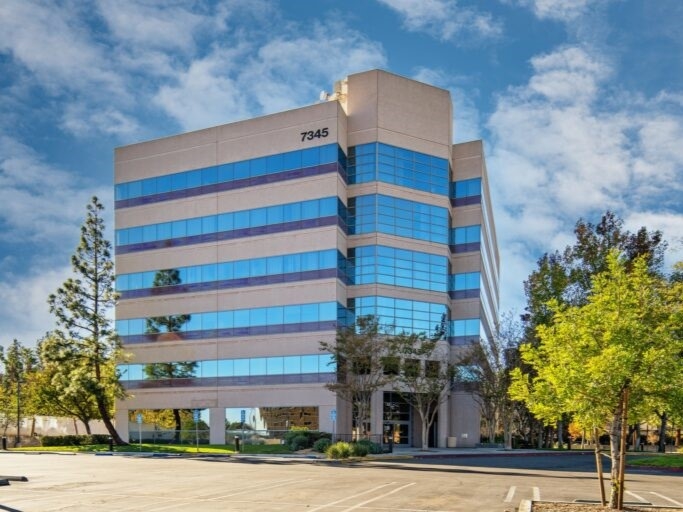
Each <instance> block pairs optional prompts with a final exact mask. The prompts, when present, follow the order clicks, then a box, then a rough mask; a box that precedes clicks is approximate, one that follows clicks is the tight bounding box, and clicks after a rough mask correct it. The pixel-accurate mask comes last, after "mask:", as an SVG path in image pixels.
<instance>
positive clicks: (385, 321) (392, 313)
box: [349, 296, 450, 338]
mask: <svg viewBox="0 0 683 512" xmlns="http://www.w3.org/2000/svg"><path fill="white" fill-rule="evenodd" d="M349 310H351V311H353V312H354V314H355V315H356V316H366V315H373V316H376V317H378V319H379V323H380V325H381V326H383V327H384V328H385V329H386V330H388V331H389V332H392V331H393V332H395V333H401V332H405V333H414V334H419V333H424V334H426V335H427V336H429V337H438V338H441V337H444V336H446V334H447V333H446V331H447V326H448V324H447V322H448V317H449V314H450V313H449V310H448V307H447V306H446V305H445V304H438V303H432V302H421V301H414V300H407V299H396V298H393V297H379V296H369V297H357V298H355V299H349Z"/></svg>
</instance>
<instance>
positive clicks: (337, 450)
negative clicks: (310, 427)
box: [325, 441, 351, 459]
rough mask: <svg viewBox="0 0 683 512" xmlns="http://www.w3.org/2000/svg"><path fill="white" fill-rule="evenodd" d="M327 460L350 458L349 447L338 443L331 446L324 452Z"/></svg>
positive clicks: (340, 442)
mask: <svg viewBox="0 0 683 512" xmlns="http://www.w3.org/2000/svg"><path fill="white" fill-rule="evenodd" d="M325 454H326V455H327V458H328V459H348V458H349V457H350V456H351V445H350V444H349V443H345V442H344V441H339V442H337V443H334V444H333V445H331V446H330V447H329V448H328V449H327V451H326V452H325Z"/></svg>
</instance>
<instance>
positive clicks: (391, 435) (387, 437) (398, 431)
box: [382, 391, 412, 446]
mask: <svg viewBox="0 0 683 512" xmlns="http://www.w3.org/2000/svg"><path fill="white" fill-rule="evenodd" d="M410 409H411V408H410V404H408V403H407V402H406V401H405V400H404V399H403V398H402V397H401V395H399V394H398V393H393V392H389V391H387V392H385V393H384V407H383V418H382V419H383V437H384V439H383V441H384V442H385V443H389V442H390V441H391V442H393V443H394V445H396V446H410V445H411V444H412V443H411V419H412V418H411V410H410Z"/></svg>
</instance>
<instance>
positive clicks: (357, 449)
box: [351, 443, 370, 457]
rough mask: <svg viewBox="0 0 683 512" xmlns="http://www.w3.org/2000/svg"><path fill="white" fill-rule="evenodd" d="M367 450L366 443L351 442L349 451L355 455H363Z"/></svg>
mask: <svg viewBox="0 0 683 512" xmlns="http://www.w3.org/2000/svg"><path fill="white" fill-rule="evenodd" d="M369 451H370V449H369V447H368V445H367V444H366V443H353V444H352V445H351V453H352V454H353V455H354V456H356V457H365V456H366V455H367V454H368V452H369Z"/></svg>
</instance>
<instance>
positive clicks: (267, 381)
mask: <svg viewBox="0 0 683 512" xmlns="http://www.w3.org/2000/svg"><path fill="white" fill-rule="evenodd" d="M335 376H336V374H335V373H334V372H331V373H297V374H290V375H247V376H240V377H190V378H185V379H160V380H131V381H127V382H125V381H124V382H123V383H122V384H123V387H124V388H125V389H156V388H191V387H223V386H278V385H283V384H326V383H328V382H334V380H335Z"/></svg>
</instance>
